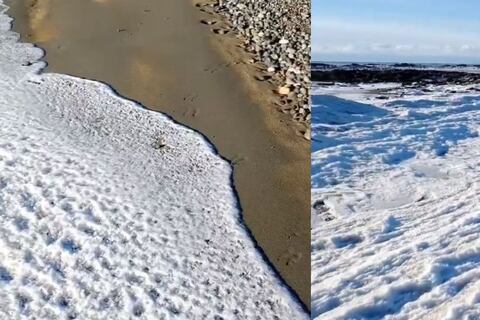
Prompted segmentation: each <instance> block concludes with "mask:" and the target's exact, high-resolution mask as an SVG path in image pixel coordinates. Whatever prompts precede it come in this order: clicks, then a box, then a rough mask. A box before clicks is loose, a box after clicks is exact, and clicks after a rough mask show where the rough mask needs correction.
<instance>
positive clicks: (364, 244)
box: [312, 83, 480, 320]
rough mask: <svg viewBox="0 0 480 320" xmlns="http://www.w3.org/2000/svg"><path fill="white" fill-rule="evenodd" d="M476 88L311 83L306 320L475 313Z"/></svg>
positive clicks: (478, 289)
mask: <svg viewBox="0 0 480 320" xmlns="http://www.w3.org/2000/svg"><path fill="white" fill-rule="evenodd" d="M479 89H480V86H479V85H473V84H472V85H452V84H447V85H430V86H428V85H427V86H416V85H411V86H405V85H404V86H402V85H401V84H395V83H390V84H388V83H379V84H338V83H337V84H332V85H323V86H320V85H316V86H314V88H313V96H312V103H313V106H312V113H313V121H312V122H313V128H312V152H313V153H312V314H313V317H314V318H316V319H322V320H323V319H408V320H410V319H479V318H480V223H479V222H480V201H479V198H478V194H479V193H480V184H479V181H480V179H479V178H480V171H479V169H478V168H479V165H480V139H479V138H478V132H479V128H480V127H479V125H480V120H479V119H480V94H479V93H478V91H479Z"/></svg>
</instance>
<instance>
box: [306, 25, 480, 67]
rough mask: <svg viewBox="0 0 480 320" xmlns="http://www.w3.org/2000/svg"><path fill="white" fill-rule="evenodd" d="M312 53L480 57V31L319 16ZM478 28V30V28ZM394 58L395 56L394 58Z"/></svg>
mask: <svg viewBox="0 0 480 320" xmlns="http://www.w3.org/2000/svg"><path fill="white" fill-rule="evenodd" d="M312 28H313V30H312V53H313V56H314V58H321V57H322V56H324V55H328V56H329V57H332V56H335V54H338V55H339V57H344V56H348V54H351V56H352V57H353V58H354V57H355V56H363V57H367V58H368V56H369V55H370V56H371V57H372V60H374V59H375V58H376V57H378V56H382V57H386V58H387V57H392V58H393V59H396V58H408V57H417V56H425V57H427V56H428V57H436V58H437V59H439V60H442V59H443V60H446V59H448V58H452V57H460V58H461V57H465V58H472V59H479V58H477V57H480V35H479V34H475V33H473V32H470V31H468V30H467V31H465V30H452V29H449V28H446V27H441V26H440V27H439V26H436V25H426V24H421V23H409V24H398V23H395V22H369V23H365V22H360V21H357V22H356V21H343V20H339V19H316V20H315V21H313V23H312ZM476 32H478V30H476ZM392 61H393V60H392Z"/></svg>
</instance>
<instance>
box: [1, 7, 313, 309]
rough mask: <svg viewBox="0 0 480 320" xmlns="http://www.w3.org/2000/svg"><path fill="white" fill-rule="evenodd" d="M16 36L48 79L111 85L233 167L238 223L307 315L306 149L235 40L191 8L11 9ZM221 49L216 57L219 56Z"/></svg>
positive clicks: (289, 118)
mask: <svg viewBox="0 0 480 320" xmlns="http://www.w3.org/2000/svg"><path fill="white" fill-rule="evenodd" d="M7 4H8V5H10V6H11V10H10V11H9V14H10V15H11V16H12V17H14V19H15V22H14V30H15V31H17V32H19V33H20V34H21V36H22V40H23V41H27V42H32V43H35V44H37V45H38V46H39V47H41V48H43V49H44V50H45V51H46V56H45V61H46V62H47V63H48V68H47V70H46V71H47V72H55V73H64V74H70V75H74V76H78V77H82V78H88V79H94V80H99V81H102V82H105V83H108V84H109V85H111V86H112V87H113V88H114V89H115V90H116V91H118V92H119V94H121V95H122V96H125V97H127V98H130V99H133V100H135V101H138V102H140V103H141V104H143V105H144V106H146V107H147V108H149V109H152V110H157V111H161V112H164V113H166V114H167V115H169V116H171V117H172V118H173V119H175V120H176V121H178V122H180V123H181V124H184V125H187V126H189V127H191V128H193V129H195V130H198V131H199V132H201V133H202V134H204V135H205V136H206V137H207V138H208V139H209V141H210V142H211V143H213V144H214V146H215V147H216V148H217V150H218V152H219V153H220V154H221V155H222V156H223V157H225V158H226V159H228V160H230V161H231V163H232V164H233V166H234V185H235V188H236V191H237V192H238V197H239V199H240V205H241V209H242V214H243V218H244V220H245V222H246V224H247V225H248V227H249V229H250V230H251V231H252V233H253V236H254V238H255V240H256V241H257V242H258V244H259V246H260V247H261V248H262V249H263V251H264V253H265V254H266V256H267V257H268V259H269V260H270V262H271V263H272V264H273V265H274V267H275V268H276V269H277V270H278V272H279V273H280V275H281V276H282V277H283V279H284V280H285V281H286V283H287V284H288V285H289V286H290V287H291V288H292V289H293V290H294V291H295V292H296V293H297V294H298V296H299V297H300V299H301V300H302V302H303V303H304V304H305V305H306V306H310V199H309V198H310V191H309V190H310V167H309V163H310V161H309V159H310V144H309V142H308V141H307V140H305V139H304V138H303V137H302V135H301V134H297V132H299V131H300V130H301V127H300V126H299V125H298V124H296V123H295V122H293V121H292V120H291V117H290V116H289V115H286V114H283V113H280V112H277V111H276V110H275V108H274V105H273V104H274V102H275V95H274V94H273V93H272V92H273V91H274V90H275V87H273V86H272V84H270V83H268V82H267V81H257V80H255V76H256V75H257V74H258V72H259V71H258V66H256V65H254V64H249V63H247V61H248V55H246V54H244V53H242V51H241V50H240V49H239V48H238V41H239V40H238V39H235V37H234V36H232V35H217V34H215V33H213V32H212V30H211V29H212V27H211V26H209V25H205V24H202V23H201V20H202V19H205V18H206V17H210V18H211V16H210V15H209V14H208V13H205V12H200V11H199V10H198V8H196V7H195V6H194V3H191V2H189V1H177V0H169V1H162V2H154V1H151V0H138V1H135V2H133V1H127V0H118V1H115V2H113V1H108V0H103V1H100V0H97V1H93V0H91V1H82V0H75V1H68V2H67V1H61V0H45V1H35V0H22V1H8V2H7ZM219 48H221V50H219Z"/></svg>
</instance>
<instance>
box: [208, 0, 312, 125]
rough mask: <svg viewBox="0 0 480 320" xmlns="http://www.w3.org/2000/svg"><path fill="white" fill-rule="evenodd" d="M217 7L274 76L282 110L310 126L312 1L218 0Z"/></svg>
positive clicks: (250, 50)
mask: <svg viewBox="0 0 480 320" xmlns="http://www.w3.org/2000/svg"><path fill="white" fill-rule="evenodd" d="M214 7H215V10H216V11H217V12H218V13H221V14H222V15H223V16H225V17H226V18H227V20H228V21H229V22H230V24H231V25H232V27H233V28H234V30H235V31H236V32H237V33H238V34H239V35H241V38H242V39H243V40H244V47H245V49H246V50H247V51H248V52H251V53H254V54H255V57H256V59H255V60H256V62H258V61H259V62H262V63H263V64H264V65H265V72H266V73H269V74H271V75H273V76H274V77H273V79H274V80H275V83H277V85H278V94H279V99H280V103H279V105H280V107H281V110H282V111H283V112H285V113H290V114H291V115H292V116H293V118H294V119H295V120H297V121H300V122H304V123H305V124H307V125H309V124H310V118H311V109H310V104H309V98H310V51H311V45H310V30H311V26H310V21H311V19H310V17H311V16H310V12H311V11H310V0H217V2H216V4H215V5H214ZM286 88H288V90H287V89H286ZM287 91H288V94H284V93H285V92H287Z"/></svg>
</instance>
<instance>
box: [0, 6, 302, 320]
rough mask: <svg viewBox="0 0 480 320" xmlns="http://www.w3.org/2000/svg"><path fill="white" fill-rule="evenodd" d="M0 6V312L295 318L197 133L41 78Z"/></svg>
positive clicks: (104, 95)
mask: <svg viewBox="0 0 480 320" xmlns="http://www.w3.org/2000/svg"><path fill="white" fill-rule="evenodd" d="M5 10H6V7H5V6H3V5H2V4H1V1H0V92H1V93H2V94H1V95H0V318H1V319H34V318H35V319H65V318H68V319H133V318H139V319H305V318H306V315H305V314H304V312H303V310H302V308H301V307H300V305H299V303H298V302H297V301H296V300H295V298H293V297H292V295H291V294H290V292H289V291H288V290H287V289H286V288H285V287H284V286H283V285H282V283H281V282H280V280H279V279H278V278H277V277H276V275H275V274H274V273H273V271H272V270H271V269H270V268H269V267H268V266H267V265H266V263H265V261H264V259H263V258H262V256H261V255H260V254H259V253H258V251H257V250H256V248H255V246H254V243H253V242H252V241H251V239H250V238H249V236H248V234H247V231H246V230H245V228H244V227H243V225H242V224H241V221H240V213H239V210H238V206H237V201H236V197H235V194H234V191H233V189H232V185H231V180H230V179H231V168H230V166H229V164H228V163H227V162H226V161H224V160H223V159H221V158H220V157H219V156H218V155H217V154H216V153H215V151H214V150H213V149H212V147H211V146H210V145H209V144H208V143H207V142H206V141H205V139H204V138H203V137H202V136H201V135H199V134H197V133H195V132H193V131H192V130H190V129H188V128H185V127H182V126H180V125H178V124H176V123H174V122H173V121H171V120H170V119H168V118H167V117H166V116H164V115H162V114H159V113H155V112H150V111H147V110H145V109H143V108H141V107H140V106H138V105H137V104H135V103H133V102H130V101H127V100H125V99H123V98H120V97H119V96H117V95H116V94H115V93H114V92H113V91H112V90H111V89H110V88H109V87H108V86H106V85H104V84H101V83H98V82H94V81H88V80H83V79H78V78H74V77H70V76H65V75H59V74H40V73H39V72H40V70H41V69H42V68H43V67H44V63H43V62H39V61H38V60H39V59H40V58H41V57H42V55H43V52H42V51H41V50H40V49H38V48H35V47H34V46H32V45H30V44H23V43H19V42H18V35H17V34H15V33H13V32H11V31H10V28H11V25H10V23H11V19H10V18H8V17H7V16H6V15H5V14H4V12H5Z"/></svg>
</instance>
